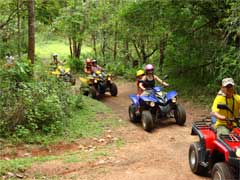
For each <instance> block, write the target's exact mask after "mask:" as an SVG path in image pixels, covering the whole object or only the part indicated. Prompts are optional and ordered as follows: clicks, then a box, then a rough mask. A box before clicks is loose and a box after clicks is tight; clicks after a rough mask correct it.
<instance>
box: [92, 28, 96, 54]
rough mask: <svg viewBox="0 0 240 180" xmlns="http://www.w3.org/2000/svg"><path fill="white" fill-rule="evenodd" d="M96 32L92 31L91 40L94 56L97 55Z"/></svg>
mask: <svg viewBox="0 0 240 180" xmlns="http://www.w3.org/2000/svg"><path fill="white" fill-rule="evenodd" d="M96 39H97V38H96V33H95V32H94V33H92V41H93V51H94V55H95V57H97V47H96V41H97V40H96Z"/></svg>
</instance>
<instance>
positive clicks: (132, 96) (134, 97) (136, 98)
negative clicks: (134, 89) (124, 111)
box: [129, 94, 139, 106]
mask: <svg viewBox="0 0 240 180" xmlns="http://www.w3.org/2000/svg"><path fill="white" fill-rule="evenodd" d="M129 98H130V99H131V101H132V103H133V104H134V105H135V106H139V96H137V95H136V94H130V95H129Z"/></svg>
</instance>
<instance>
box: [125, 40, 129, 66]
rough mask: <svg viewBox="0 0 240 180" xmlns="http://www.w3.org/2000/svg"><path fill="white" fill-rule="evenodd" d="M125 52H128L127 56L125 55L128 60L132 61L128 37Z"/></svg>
mask: <svg viewBox="0 0 240 180" xmlns="http://www.w3.org/2000/svg"><path fill="white" fill-rule="evenodd" d="M125 51H126V52H125V53H126V57H125V59H126V62H129V61H130V55H129V40H128V39H126V41H125Z"/></svg>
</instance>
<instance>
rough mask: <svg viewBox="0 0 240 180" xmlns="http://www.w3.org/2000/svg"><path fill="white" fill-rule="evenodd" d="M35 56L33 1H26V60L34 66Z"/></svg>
mask: <svg viewBox="0 0 240 180" xmlns="http://www.w3.org/2000/svg"><path fill="white" fill-rule="evenodd" d="M34 55H35V25H34V0H28V58H29V59H30V60H31V63H32V64H34Z"/></svg>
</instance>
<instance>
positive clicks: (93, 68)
mask: <svg viewBox="0 0 240 180" xmlns="http://www.w3.org/2000/svg"><path fill="white" fill-rule="evenodd" d="M102 70H103V68H102V67H101V66H99V65H98V64H97V60H95V59H94V60H92V72H93V73H95V72H96V71H102Z"/></svg>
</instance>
